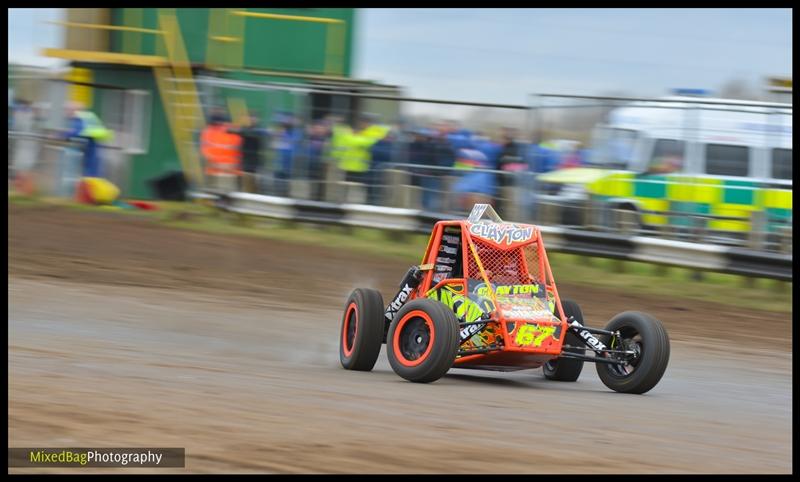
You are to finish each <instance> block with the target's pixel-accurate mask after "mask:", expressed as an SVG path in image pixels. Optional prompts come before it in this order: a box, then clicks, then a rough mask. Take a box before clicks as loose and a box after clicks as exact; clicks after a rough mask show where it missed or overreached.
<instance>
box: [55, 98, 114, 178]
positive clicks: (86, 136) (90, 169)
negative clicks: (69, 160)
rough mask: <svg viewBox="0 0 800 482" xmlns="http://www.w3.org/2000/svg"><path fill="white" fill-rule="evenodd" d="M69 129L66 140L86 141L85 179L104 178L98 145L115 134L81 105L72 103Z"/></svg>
mask: <svg viewBox="0 0 800 482" xmlns="http://www.w3.org/2000/svg"><path fill="white" fill-rule="evenodd" d="M67 115H68V117H69V127H68V129H67V132H66V133H65V134H64V137H65V138H66V139H80V140H82V141H84V148H83V166H82V173H83V176H84V177H102V175H103V169H102V167H103V166H102V160H101V158H100V154H99V152H98V145H99V144H100V143H102V142H107V141H110V140H111V139H113V137H114V132H113V131H111V130H109V129H106V127H105V126H104V125H103V123H102V122H101V121H100V119H99V118H98V117H97V116H96V115H95V114H94V112H91V111H89V110H86V109H85V108H84V107H83V106H82V105H81V104H79V103H76V102H72V103H70V104H69V105H68V106H67Z"/></svg>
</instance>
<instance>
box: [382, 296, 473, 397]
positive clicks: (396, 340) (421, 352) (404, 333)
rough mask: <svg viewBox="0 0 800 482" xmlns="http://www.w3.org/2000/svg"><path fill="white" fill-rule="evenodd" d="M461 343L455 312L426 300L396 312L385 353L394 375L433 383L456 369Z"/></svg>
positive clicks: (410, 304) (410, 303) (440, 304)
mask: <svg viewBox="0 0 800 482" xmlns="http://www.w3.org/2000/svg"><path fill="white" fill-rule="evenodd" d="M458 341H459V339H458V319H457V318H456V315H455V313H453V312H452V311H451V310H450V309H449V308H447V307H446V306H445V305H443V304H442V303H439V302H438V301H435V300H430V299H427V298H423V299H417V300H413V301H410V302H409V303H407V304H406V305H405V306H404V307H403V308H401V309H400V311H399V312H398V313H397V315H396V316H395V319H394V321H393V322H392V324H391V326H390V327H389V333H388V335H387V337H386V353H387V354H388V356H389V364H390V365H391V366H392V369H393V370H394V371H395V373H397V374H398V375H400V376H401V377H403V378H405V379H406V380H409V381H412V382H418V383H430V382H433V381H436V380H438V379H440V378H441V377H442V376H444V374H445V373H447V371H448V370H449V369H450V368H451V367H452V366H453V362H454V361H455V359H456V354H457V353H458Z"/></svg>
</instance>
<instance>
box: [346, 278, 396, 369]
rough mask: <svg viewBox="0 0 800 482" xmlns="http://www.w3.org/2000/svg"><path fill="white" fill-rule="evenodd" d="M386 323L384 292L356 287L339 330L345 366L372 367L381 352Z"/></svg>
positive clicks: (348, 300)
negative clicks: (382, 293)
mask: <svg viewBox="0 0 800 482" xmlns="http://www.w3.org/2000/svg"><path fill="white" fill-rule="evenodd" d="M385 325H386V322H385V320H384V317H383V297H382V296H381V294H380V293H379V292H378V291H375V290H371V289H366V288H358V289H356V290H354V291H353V292H352V293H351V294H350V297H349V298H348V299H347V303H345V305H344V316H343V317H342V327H341V329H340V330H339V361H341V362H342V366H343V367H344V368H345V369H347V370H359V371H366V372H368V371H370V370H372V368H373V367H374V366H375V362H376V361H378V355H380V353H381V344H382V342H383V330H384V326H385Z"/></svg>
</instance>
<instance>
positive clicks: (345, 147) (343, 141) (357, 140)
mask: <svg viewBox="0 0 800 482" xmlns="http://www.w3.org/2000/svg"><path fill="white" fill-rule="evenodd" d="M388 133H389V127H387V126H380V125H372V126H369V127H367V128H366V129H364V130H362V131H360V132H354V131H353V130H352V129H351V128H350V127H348V126H334V128H333V138H332V139H331V156H332V157H333V158H334V159H335V160H336V162H337V165H338V166H339V168H340V169H342V170H343V171H347V172H366V171H368V170H369V167H370V160H371V156H370V152H369V150H370V148H371V147H372V146H373V144H375V143H376V142H378V141H379V140H381V139H383V138H384V137H386V135H387V134H388Z"/></svg>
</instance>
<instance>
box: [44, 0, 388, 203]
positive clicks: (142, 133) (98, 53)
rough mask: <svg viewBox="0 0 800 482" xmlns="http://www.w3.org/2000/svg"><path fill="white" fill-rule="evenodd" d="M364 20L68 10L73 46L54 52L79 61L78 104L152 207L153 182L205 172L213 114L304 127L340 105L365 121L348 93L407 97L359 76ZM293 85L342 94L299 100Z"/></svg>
mask: <svg viewBox="0 0 800 482" xmlns="http://www.w3.org/2000/svg"><path fill="white" fill-rule="evenodd" d="M355 17H356V12H355V10H354V9H339V8H296V9H263V8H261V9H259V8H255V9H207V8H180V9H153V8H112V9H67V20H66V22H62V23H63V25H64V26H65V27H66V32H67V35H66V42H65V46H64V47H65V48H58V49H57V48H51V49H46V50H45V54H46V55H48V56H51V57H58V58H62V59H67V60H69V61H70V64H71V67H72V70H71V74H70V76H69V78H68V80H70V82H71V83H70V87H69V95H68V97H69V98H70V99H72V100H78V101H81V102H82V103H83V104H85V105H87V107H88V108H90V109H91V110H93V111H94V112H95V113H97V114H98V115H99V116H100V117H101V119H103V121H104V122H105V123H106V124H107V125H108V126H109V127H110V128H112V129H114V130H115V131H116V132H117V134H118V135H117V136H116V141H115V142H117V144H118V146H117V147H119V148H120V149H119V151H121V152H123V153H124V157H125V159H124V163H125V165H126V175H125V176H124V185H121V186H120V188H121V189H122V192H123V194H124V195H125V196H129V197H134V198H151V197H152V196H153V193H152V192H151V190H150V188H149V186H148V180H151V179H153V178H155V177H157V176H160V175H162V174H164V173H167V172H170V171H174V170H183V171H184V173H185V174H186V175H187V177H189V178H191V176H190V175H189V174H190V173H192V172H195V173H196V172H199V171H198V167H197V166H198V162H199V161H198V154H197V152H196V150H197V149H196V147H191V141H192V138H193V136H194V137H195V138H196V135H197V132H198V131H199V130H200V129H201V128H202V127H203V125H204V122H205V116H206V115H207V113H208V108H209V107H210V106H212V105H213V106H219V107H224V108H228V109H230V110H231V114H232V115H233V116H235V115H238V114H237V113H236V112H233V111H234V110H237V106H238V107H239V110H241V109H244V108H246V109H248V110H249V111H251V112H254V113H255V114H256V115H258V116H259V117H260V118H261V119H262V120H263V121H265V122H266V121H269V119H271V118H272V116H273V115H274V114H275V112H276V111H278V110H280V111H291V112H295V113H297V114H298V115H300V116H301V117H303V116H306V117H309V116H313V117H320V116H322V115H325V114H326V113H328V112H330V110H331V109H332V108H334V107H335V106H337V105H338V107H337V108H338V109H341V110H342V111H344V112H349V113H355V112H358V111H359V109H360V106H359V105H358V100H357V99H356V98H355V97H352V96H336V95H335V93H336V92H349V93H358V92H370V93H373V94H374V93H380V94H381V95H387V94H389V95H397V92H398V89H397V88H396V87H394V86H381V85H379V84H377V83H375V82H371V81H360V80H357V79H353V78H352V77H351V72H352V62H353V46H354V44H355V39H354V30H355V29H354V24H355V21H356V18H355ZM213 79H223V80H225V81H227V83H226V85H225V86H221V85H214V84H215V82H214V80H213ZM237 81H245V82H248V83H254V84H265V85H266V84H271V85H273V86H274V89H273V90H270V91H267V90H260V89H253V88H242V87H239V86H237V85H236V82H237ZM281 85H283V86H298V85H302V86H309V87H314V88H315V89H318V90H320V91H323V90H324V91H330V92H331V94H330V95H326V94H309V95H298V94H297V93H293V92H291V91H288V90H286V89H281V88H280V86H281ZM337 103H338V104H337ZM118 182H119V181H118Z"/></svg>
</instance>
